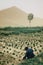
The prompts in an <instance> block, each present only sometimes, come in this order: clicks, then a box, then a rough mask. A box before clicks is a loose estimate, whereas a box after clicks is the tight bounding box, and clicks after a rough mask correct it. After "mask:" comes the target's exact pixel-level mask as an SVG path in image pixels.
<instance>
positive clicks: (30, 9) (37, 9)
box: [0, 0, 43, 18]
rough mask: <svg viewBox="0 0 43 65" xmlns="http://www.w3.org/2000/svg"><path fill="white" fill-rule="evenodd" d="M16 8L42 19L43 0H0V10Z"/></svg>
mask: <svg viewBox="0 0 43 65" xmlns="http://www.w3.org/2000/svg"><path fill="white" fill-rule="evenodd" d="M12 6H17V7H19V8H20V9H22V10H24V11H25V12H27V13H33V14H34V15H35V16H36V17H41V18H43V0H0V10H3V9H6V8H9V7H12Z"/></svg>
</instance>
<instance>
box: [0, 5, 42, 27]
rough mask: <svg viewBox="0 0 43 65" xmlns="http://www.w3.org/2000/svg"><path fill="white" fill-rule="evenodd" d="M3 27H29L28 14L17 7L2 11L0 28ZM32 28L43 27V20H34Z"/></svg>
mask: <svg viewBox="0 0 43 65" xmlns="http://www.w3.org/2000/svg"><path fill="white" fill-rule="evenodd" d="M3 26H14V27H18V26H19V27H21V26H23V27H24V26H27V27H28V26H29V21H28V14H27V13H25V12H24V11H22V10H20V9H19V8H17V7H15V6H14V7H11V8H8V9H5V10H2V11H0V27H3ZM31 26H43V19H40V18H34V19H33V20H32V22H31Z"/></svg>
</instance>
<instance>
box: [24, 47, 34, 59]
mask: <svg viewBox="0 0 43 65" xmlns="http://www.w3.org/2000/svg"><path fill="white" fill-rule="evenodd" d="M34 56H35V55H34V53H33V50H32V49H31V48H30V49H28V50H27V51H26V54H25V56H24V57H23V59H26V58H27V59H29V58H33V57H34Z"/></svg>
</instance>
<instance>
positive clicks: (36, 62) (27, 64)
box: [19, 53, 43, 65]
mask: <svg viewBox="0 0 43 65" xmlns="http://www.w3.org/2000/svg"><path fill="white" fill-rule="evenodd" d="M40 59H41V60H40ZM19 65H43V53H42V54H40V55H38V56H37V57H35V58H32V59H27V60H24V61H22V62H21V63H20V64H19Z"/></svg>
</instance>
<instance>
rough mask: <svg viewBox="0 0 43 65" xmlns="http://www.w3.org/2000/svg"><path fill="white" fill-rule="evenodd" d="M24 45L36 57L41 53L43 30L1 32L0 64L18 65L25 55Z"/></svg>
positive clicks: (42, 48) (42, 50)
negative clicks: (16, 32)
mask: <svg viewBox="0 0 43 65" xmlns="http://www.w3.org/2000/svg"><path fill="white" fill-rule="evenodd" d="M5 33H6V32H5ZM26 46H28V47H29V48H32V49H33V50H34V54H35V55H36V57H37V56H38V55H40V54H41V53H43V31H41V32H35V33H28V34H24V33H21V34H18V35H15V34H10V35H2V34H1V35H0V65H18V64H19V63H20V62H22V58H23V56H24V55H25V51H24V48H25V47H26Z"/></svg>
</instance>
